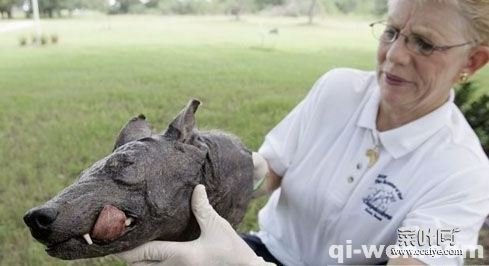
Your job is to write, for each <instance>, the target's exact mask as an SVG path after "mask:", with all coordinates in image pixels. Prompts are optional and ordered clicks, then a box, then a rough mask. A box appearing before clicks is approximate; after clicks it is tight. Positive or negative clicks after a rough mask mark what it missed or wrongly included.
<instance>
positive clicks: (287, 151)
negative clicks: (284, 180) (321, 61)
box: [258, 71, 331, 176]
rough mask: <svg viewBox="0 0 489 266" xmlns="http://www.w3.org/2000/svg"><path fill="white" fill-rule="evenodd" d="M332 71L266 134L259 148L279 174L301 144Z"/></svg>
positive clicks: (288, 163) (284, 169)
mask: <svg viewBox="0 0 489 266" xmlns="http://www.w3.org/2000/svg"><path fill="white" fill-rule="evenodd" d="M330 73H331V71H330V72H328V73H326V74H325V75H323V76H322V77H321V78H320V79H319V80H318V81H317V82H316V83H315V84H314V86H313V87H312V89H311V90H310V91H309V93H308V94H307V96H306V97H305V98H304V99H303V100H302V101H301V102H300V103H299V104H298V105H297V106H296V107H295V108H294V109H293V110H292V111H291V112H290V113H289V114H288V115H287V116H286V117H285V118H284V119H283V120H282V121H281V122H280V123H279V124H278V125H277V126H275V127H274V128H273V129H272V130H271V131H270V132H269V133H268V134H267V135H266V136H265V141H264V142H263V144H262V146H261V147H260V149H259V150H258V153H260V154H261V155H262V156H263V157H264V158H265V159H266V160H267V162H268V164H269V166H270V168H271V169H272V170H273V171H274V172H275V173H276V174H278V175H279V176H284V175H285V173H286V172H287V169H288V168H289V166H290V164H291V162H292V160H293V158H294V154H295V153H296V151H297V148H298V146H299V144H300V141H301V137H302V136H303V132H304V130H305V129H306V127H307V123H308V118H310V117H311V113H312V112H313V110H314V109H315V105H316V104H317V102H318V99H319V97H320V92H321V88H323V87H325V83H326V80H327V78H328V75H330Z"/></svg>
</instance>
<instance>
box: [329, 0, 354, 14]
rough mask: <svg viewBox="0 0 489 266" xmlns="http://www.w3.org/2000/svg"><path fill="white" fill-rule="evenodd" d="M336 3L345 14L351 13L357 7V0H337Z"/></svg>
mask: <svg viewBox="0 0 489 266" xmlns="http://www.w3.org/2000/svg"><path fill="white" fill-rule="evenodd" d="M335 5H336V7H337V8H338V10H339V11H340V12H341V13H343V14H349V13H351V12H353V11H355V9H356V8H357V5H358V1H357V0H335Z"/></svg>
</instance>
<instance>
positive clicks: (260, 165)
mask: <svg viewBox="0 0 489 266" xmlns="http://www.w3.org/2000/svg"><path fill="white" fill-rule="evenodd" d="M252 158H253V166H254V169H253V190H254V191H256V190H258V189H259V188H260V187H261V186H262V184H263V182H264V181H265V178H266V176H267V174H268V163H267V161H266V160H265V158H263V156H261V155H260V154H259V153H257V152H253V153H252Z"/></svg>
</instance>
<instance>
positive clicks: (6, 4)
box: [0, 0, 21, 19]
mask: <svg viewBox="0 0 489 266" xmlns="http://www.w3.org/2000/svg"><path fill="white" fill-rule="evenodd" d="M20 2H21V1H19V0H0V16H1V17H2V18H4V17H6V18H9V19H10V18H12V8H13V7H14V6H15V5H19V4H21V3H20Z"/></svg>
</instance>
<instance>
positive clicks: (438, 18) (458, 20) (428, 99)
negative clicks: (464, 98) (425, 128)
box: [377, 0, 471, 113]
mask: <svg viewBox="0 0 489 266" xmlns="http://www.w3.org/2000/svg"><path fill="white" fill-rule="evenodd" d="M416 2H418V3H416ZM390 4H391V5H390V7H389V17H388V20H387V24H388V25H390V26H393V27H394V28H395V29H397V30H398V31H400V33H401V34H402V35H400V36H399V37H398V39H397V40H396V41H394V42H393V43H383V42H380V44H379V48H378V54H377V60H378V66H377V67H378V69H377V78H378V82H379V86H380V90H381V99H382V100H381V105H387V106H389V107H390V108H389V109H390V110H392V109H396V110H401V111H406V112H412V113H428V112H430V111H432V110H434V109H436V108H437V107H438V106H440V105H442V104H443V103H444V102H445V101H446V100H447V98H448V95H449V92H450V88H451V87H452V86H453V84H454V83H455V82H456V81H457V80H458V79H459V77H460V74H461V70H462V69H463V67H464V66H465V65H466V64H467V61H468V58H469V51H470V47H471V46H470V45H466V46H461V47H456V48H452V49H448V50H444V51H434V52H433V53H432V54H431V55H429V56H425V55H422V54H418V53H416V52H415V51H412V50H410V49H408V48H407V47H406V43H405V40H406V39H405V36H406V35H407V36H410V35H411V36H412V34H414V35H415V36H419V37H421V38H422V39H423V40H426V41H428V42H430V43H431V44H433V45H435V46H449V45H456V44H461V43H466V42H468V41H471V40H469V39H468V38H467V37H466V36H465V35H466V34H464V33H465V32H467V28H466V23H465V21H464V20H463V18H462V17H461V15H460V14H459V13H458V11H457V9H456V8H455V7H453V6H452V5H451V4H447V3H443V1H422V2H421V1H412V0H392V1H391V3H390Z"/></svg>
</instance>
